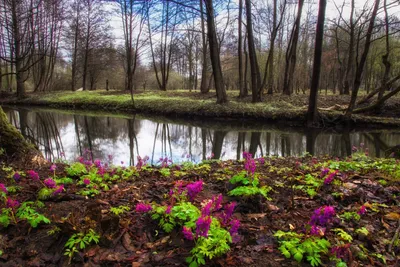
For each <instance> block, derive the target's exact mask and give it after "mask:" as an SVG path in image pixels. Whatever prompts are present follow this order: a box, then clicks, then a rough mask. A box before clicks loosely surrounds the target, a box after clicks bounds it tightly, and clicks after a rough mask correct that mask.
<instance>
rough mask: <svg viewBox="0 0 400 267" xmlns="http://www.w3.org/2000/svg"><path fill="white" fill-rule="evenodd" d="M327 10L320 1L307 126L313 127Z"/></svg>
mask: <svg viewBox="0 0 400 267" xmlns="http://www.w3.org/2000/svg"><path fill="white" fill-rule="evenodd" d="M325 9H326V0H320V1H319V11H318V20H317V29H316V35H315V49H314V65H313V73H312V80H311V89H310V100H309V103H308V112H307V126H308V127H311V126H314V125H315V124H316V123H317V116H318V110H317V98H318V87H319V80H320V73H321V56H322V45H323V38H324V22H325Z"/></svg>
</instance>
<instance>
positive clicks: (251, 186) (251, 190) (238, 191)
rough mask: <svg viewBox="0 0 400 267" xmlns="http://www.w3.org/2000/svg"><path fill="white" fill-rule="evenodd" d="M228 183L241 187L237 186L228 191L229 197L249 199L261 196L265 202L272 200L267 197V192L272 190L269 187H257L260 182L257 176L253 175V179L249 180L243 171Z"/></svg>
mask: <svg viewBox="0 0 400 267" xmlns="http://www.w3.org/2000/svg"><path fill="white" fill-rule="evenodd" d="M229 182H230V183H231V184H242V186H238V187H236V188H235V189H233V190H231V191H229V193H228V195H230V196H245V197H251V196H255V195H262V196H263V197H264V198H266V199H267V200H272V199H271V198H270V197H268V192H270V191H271V190H272V187H270V186H262V187H259V185H260V182H259V180H258V177H257V175H254V178H249V177H248V176H247V173H246V172H245V171H243V172H240V173H239V174H237V175H235V176H233V177H232V178H231V179H230V180H229Z"/></svg>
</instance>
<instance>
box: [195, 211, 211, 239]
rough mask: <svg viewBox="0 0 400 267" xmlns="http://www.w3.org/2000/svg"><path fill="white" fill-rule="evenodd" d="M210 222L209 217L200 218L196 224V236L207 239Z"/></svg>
mask: <svg viewBox="0 0 400 267" xmlns="http://www.w3.org/2000/svg"><path fill="white" fill-rule="evenodd" d="M211 222H212V219H211V216H201V217H200V218H199V219H198V220H197V222H196V235H197V236H204V237H208V231H209V230H210V226H211Z"/></svg>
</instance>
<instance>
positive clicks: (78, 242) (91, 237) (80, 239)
mask: <svg viewBox="0 0 400 267" xmlns="http://www.w3.org/2000/svg"><path fill="white" fill-rule="evenodd" d="M99 240H100V235H98V234H97V233H96V232H95V231H94V230H93V229H89V231H88V233H86V234H84V233H82V232H79V233H76V234H73V235H72V236H71V237H70V238H69V239H68V241H67V243H65V245H64V247H65V248H66V249H65V252H64V255H65V256H68V257H69V260H70V261H71V259H72V257H73V256H74V253H75V252H78V251H79V250H83V249H85V248H86V247H87V246H88V245H90V244H91V243H96V244H97V243H99Z"/></svg>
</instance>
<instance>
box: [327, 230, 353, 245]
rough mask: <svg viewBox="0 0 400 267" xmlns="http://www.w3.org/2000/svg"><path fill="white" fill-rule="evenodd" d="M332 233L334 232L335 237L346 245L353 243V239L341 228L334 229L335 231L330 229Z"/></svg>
mask: <svg viewBox="0 0 400 267" xmlns="http://www.w3.org/2000/svg"><path fill="white" fill-rule="evenodd" d="M332 231H333V232H335V233H336V235H338V236H339V237H340V238H341V239H343V240H344V241H346V242H348V243H350V242H351V241H353V237H352V236H351V235H350V234H349V233H347V232H346V231H345V230H343V229H341V228H335V229H332Z"/></svg>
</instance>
